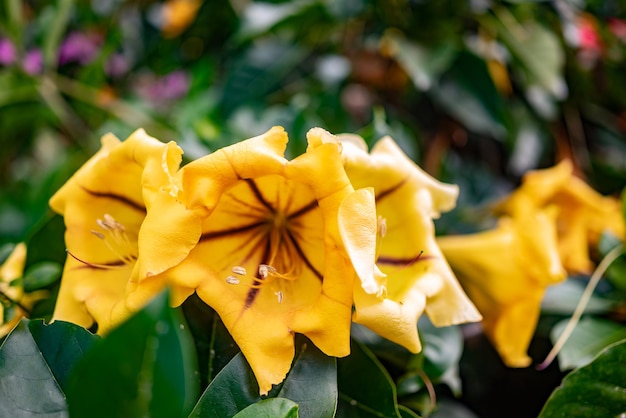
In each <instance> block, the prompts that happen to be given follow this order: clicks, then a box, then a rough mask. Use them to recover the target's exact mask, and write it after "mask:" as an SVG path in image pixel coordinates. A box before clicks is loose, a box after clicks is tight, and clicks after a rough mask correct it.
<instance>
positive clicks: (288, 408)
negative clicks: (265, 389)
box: [233, 398, 332, 418]
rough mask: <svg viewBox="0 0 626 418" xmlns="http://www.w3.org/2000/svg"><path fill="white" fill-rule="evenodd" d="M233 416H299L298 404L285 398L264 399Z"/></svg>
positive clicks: (278, 417)
mask: <svg viewBox="0 0 626 418" xmlns="http://www.w3.org/2000/svg"><path fill="white" fill-rule="evenodd" d="M326 416H332V415H326ZM233 418H298V404H297V403H295V402H293V401H290V400H289V399H285V398H270V399H264V400H262V401H259V402H257V403H254V404H252V405H250V406H248V407H247V408H245V409H244V410H243V411H241V412H239V413H238V414H237V415H235V416H234V417H233Z"/></svg>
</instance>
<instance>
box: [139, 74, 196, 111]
mask: <svg viewBox="0 0 626 418" xmlns="http://www.w3.org/2000/svg"><path fill="white" fill-rule="evenodd" d="M190 82H191V80H190V77H189V74H188V73H186V72H185V71H182V70H178V71H174V72H171V73H169V74H167V75H165V76H163V77H156V76H154V74H143V75H141V76H140V78H139V80H138V83H137V88H136V91H137V94H139V96H140V97H141V98H142V99H144V100H146V101H148V102H152V103H154V104H156V105H157V106H162V105H165V104H167V103H170V102H173V101H175V100H177V99H180V98H181V97H183V96H184V95H185V94H187V92H188V91H189V85H190Z"/></svg>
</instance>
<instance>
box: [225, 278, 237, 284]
mask: <svg viewBox="0 0 626 418" xmlns="http://www.w3.org/2000/svg"><path fill="white" fill-rule="evenodd" d="M226 283H228V284H239V278H237V277H235V276H228V277H227V278H226Z"/></svg>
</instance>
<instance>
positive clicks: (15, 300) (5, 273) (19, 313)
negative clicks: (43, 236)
mask: <svg viewBox="0 0 626 418" xmlns="http://www.w3.org/2000/svg"><path fill="white" fill-rule="evenodd" d="M25 263H26V244H24V243H19V244H17V245H16V246H15V248H14V249H13V251H12V252H11V254H10V255H9V257H8V258H7V259H6V260H5V261H4V263H3V264H2V266H0V338H1V337H4V336H5V335H7V334H8V333H9V332H11V330H12V329H13V327H15V325H17V323H18V322H20V319H22V318H23V317H25V316H28V313H29V310H30V309H31V308H32V307H33V305H34V304H35V302H37V301H38V300H40V299H43V298H44V297H45V295H46V294H47V292H46V291H45V290H38V291H35V292H32V293H24V288H23V286H22V285H21V284H15V283H12V282H13V281H14V280H16V279H19V278H20V277H22V274H23V273H24V264H25ZM7 307H11V308H12V309H14V310H15V311H14V312H13V313H12V315H11V317H10V318H8V317H7V316H8V312H7V311H6V308H7Z"/></svg>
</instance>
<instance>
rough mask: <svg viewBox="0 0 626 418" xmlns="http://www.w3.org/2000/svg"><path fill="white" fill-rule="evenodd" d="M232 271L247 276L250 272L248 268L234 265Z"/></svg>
mask: <svg viewBox="0 0 626 418" xmlns="http://www.w3.org/2000/svg"><path fill="white" fill-rule="evenodd" d="M232 272H233V273H235V274H239V275H240V276H245V275H246V274H248V272H247V271H246V268H245V267H242V266H235V267H233V268H232Z"/></svg>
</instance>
